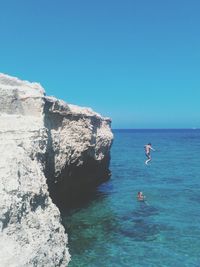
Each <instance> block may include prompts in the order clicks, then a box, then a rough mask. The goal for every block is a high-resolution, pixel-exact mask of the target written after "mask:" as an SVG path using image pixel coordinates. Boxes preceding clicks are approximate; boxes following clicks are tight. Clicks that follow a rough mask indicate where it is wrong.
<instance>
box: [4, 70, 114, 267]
mask: <svg viewBox="0 0 200 267" xmlns="http://www.w3.org/2000/svg"><path fill="white" fill-rule="evenodd" d="M112 138H113V136H112V133H111V130H110V119H108V118H103V117H101V116H100V115H99V114H97V113H95V112H93V111H92V110H91V109H88V108H80V107H78V106H74V105H69V104H66V103H65V102H63V101H61V100H58V99H56V98H54V97H47V96H45V92H44V90H43V88H42V87H41V86H40V85H39V84H37V83H29V82H26V81H21V80H19V79H17V78H13V77H10V76H8V75H4V74H0V151H1V160H0V174H1V180H0V198H1V203H0V266H20V267H21V266H49V267H51V266H52V267H54V266H66V265H67V264H68V262H69V260H70V255H69V252H68V249H67V235H66V234H65V231H64V228H63V226H62V224H61V222H60V220H61V219H60V212H59V210H58V208H57V207H56V205H55V204H54V203H56V204H58V205H60V207H61V206H69V201H70V200H72V196H73V200H75V199H77V198H81V195H82V194H83V193H84V192H88V191H89V190H90V189H91V188H93V187H94V186H96V185H98V184H99V183H101V182H102V181H104V180H106V179H107V178H108V177H109V169H108V167H109V158H110V154H109V153H110V147H111V143H112ZM52 199H53V202H54V203H53V202H52Z"/></svg>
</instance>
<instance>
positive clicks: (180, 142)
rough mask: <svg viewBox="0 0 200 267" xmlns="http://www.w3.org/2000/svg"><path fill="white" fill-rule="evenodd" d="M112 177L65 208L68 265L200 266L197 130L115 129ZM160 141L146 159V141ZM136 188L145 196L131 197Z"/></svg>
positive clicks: (199, 132)
mask: <svg viewBox="0 0 200 267" xmlns="http://www.w3.org/2000/svg"><path fill="white" fill-rule="evenodd" d="M114 135H115V139H114V143H113V147H112V152H111V166H110V169H111V171H112V177H111V179H110V180H109V181H108V182H106V183H104V184H102V185H101V186H100V187H99V188H98V189H97V192H95V194H94V196H93V197H92V198H91V200H90V201H88V202H85V203H83V204H82V205H80V206H79V207H77V209H73V210H71V211H70V212H69V211H68V212H67V213H63V215H62V216H63V223H64V225H65V227H66V231H67V233H68V235H69V248H70V254H71V256H72V261H71V262H70V264H69V267H101V266H104V267H110V266H112V267H122V266H127V267H129V266H134V267H137V266H138V267H139V266H140V267H143V266H144V267H158V266H163V267H164V266H166V267H171V266H172V267H173V266H176V267H179V266H180V267H183V266H186V267H191V266H196V267H199V266H200V164H199V161H200V160H199V151H200V130H115V131H114ZM148 142H151V143H152V146H153V147H154V148H155V149H157V151H156V152H153V153H152V162H151V164H150V165H148V166H146V165H145V164H144V161H145V155H144V148H143V147H144V144H146V143H148ZM138 191H143V193H144V194H145V195H146V198H147V199H146V202H144V203H139V202H138V201H137V200H136V195H137V192H138Z"/></svg>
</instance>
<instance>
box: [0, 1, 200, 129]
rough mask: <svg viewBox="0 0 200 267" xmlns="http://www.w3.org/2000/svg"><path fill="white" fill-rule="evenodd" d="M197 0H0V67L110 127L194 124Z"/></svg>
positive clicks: (199, 110) (199, 114) (198, 76)
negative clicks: (89, 109) (106, 118)
mask: <svg viewBox="0 0 200 267" xmlns="http://www.w3.org/2000/svg"><path fill="white" fill-rule="evenodd" d="M199 14H200V1H199V0H187V1H186V0H166V1H164V0H123V1H122V0H120V1H119V0H101V1H100V0H54V1H53V0H48V1H47V0H40V1H39V0H12V1H11V0H2V1H1V2H0V26H1V33H0V48H1V49H0V62H1V70H0V71H1V72H3V73H7V74H10V75H13V76H18V77H19V78H22V79H26V80H30V81H38V82H40V83H41V84H42V85H43V86H44V88H45V90H46V92H47V94H48V95H54V96H57V97H58V98H62V99H64V100H65V101H67V102H68V103H74V104H78V105H82V106H90V107H92V108H93V109H94V110H95V111H97V112H100V113H101V114H103V115H105V116H110V117H111V118H112V120H113V124H112V125H113V128H187V127H200V104H199V102H200V15H199Z"/></svg>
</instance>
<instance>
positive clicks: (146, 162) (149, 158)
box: [145, 154, 151, 165]
mask: <svg viewBox="0 0 200 267" xmlns="http://www.w3.org/2000/svg"><path fill="white" fill-rule="evenodd" d="M146 156H147V158H148V159H147V160H146V161H145V164H146V165H148V162H149V161H151V156H150V155H149V154H147V155H146Z"/></svg>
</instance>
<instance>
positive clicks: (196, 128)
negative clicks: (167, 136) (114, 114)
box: [111, 127, 200, 130]
mask: <svg viewBox="0 0 200 267" xmlns="http://www.w3.org/2000/svg"><path fill="white" fill-rule="evenodd" d="M111 129H112V130H200V127H192V128H112V127H111Z"/></svg>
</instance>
